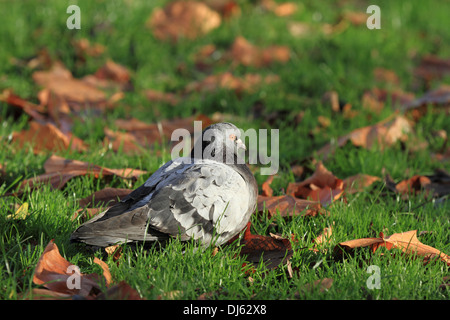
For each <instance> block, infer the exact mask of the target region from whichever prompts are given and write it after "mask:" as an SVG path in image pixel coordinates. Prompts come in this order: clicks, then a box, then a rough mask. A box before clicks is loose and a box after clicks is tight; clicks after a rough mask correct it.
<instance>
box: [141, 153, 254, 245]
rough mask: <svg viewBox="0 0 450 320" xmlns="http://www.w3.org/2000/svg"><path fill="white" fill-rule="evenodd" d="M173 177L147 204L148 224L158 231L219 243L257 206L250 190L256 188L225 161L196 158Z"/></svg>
mask: <svg viewBox="0 0 450 320" xmlns="http://www.w3.org/2000/svg"><path fill="white" fill-rule="evenodd" d="M171 178H172V177H168V179H167V180H168V183H165V184H163V185H161V188H158V189H157V190H155V193H154V195H153V197H152V199H151V201H150V202H149V203H148V204H147V205H146V206H148V208H149V225H150V226H151V228H154V229H155V230H157V231H159V232H162V233H166V234H170V235H171V236H176V235H180V236H181V239H190V238H193V239H196V240H201V241H202V242H203V244H205V245H208V244H209V243H211V242H212V241H214V242H215V244H216V245H219V244H221V243H224V242H225V241H227V240H228V239H230V238H232V237H233V236H234V235H235V234H237V233H238V232H239V231H241V230H242V229H243V228H244V227H245V225H246V224H247V222H248V220H249V218H250V215H251V213H252V212H253V210H254V206H255V204H253V203H252V199H254V198H256V197H255V195H253V194H251V192H257V190H256V191H254V190H253V189H251V188H250V186H249V182H248V181H246V180H245V179H244V178H243V176H242V175H241V174H239V173H238V172H237V171H236V170H234V169H233V168H232V167H230V166H228V165H225V164H223V163H219V162H216V161H211V160H196V162H195V163H194V164H193V165H192V166H190V167H189V168H188V169H187V170H185V171H184V172H183V173H182V174H180V175H178V176H176V177H175V176H174V177H173V180H172V179H171ZM252 187H253V186H252ZM254 202H255V203H256V201H254Z"/></svg>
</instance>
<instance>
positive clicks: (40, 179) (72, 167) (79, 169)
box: [20, 155, 147, 192]
mask: <svg viewBox="0 0 450 320" xmlns="http://www.w3.org/2000/svg"><path fill="white" fill-rule="evenodd" d="M44 169H45V173H44V174H41V175H39V176H36V177H34V178H30V179H27V180H24V181H23V182H22V183H21V186H20V190H21V191H20V192H23V189H24V187H25V186H26V185H28V186H29V187H30V188H36V187H38V186H39V185H40V184H43V183H44V184H45V183H49V184H50V185H51V187H52V188H53V189H61V188H63V187H64V186H65V185H66V183H67V182H68V181H69V180H70V179H72V178H74V177H77V176H81V175H93V176H94V177H96V178H100V177H106V176H113V175H115V176H118V177H120V178H123V179H134V180H136V179H137V178H138V177H139V176H140V175H142V174H146V173H147V172H146V171H142V170H137V169H131V168H125V169H110V168H106V167H101V166H97V165H94V164H92V163H88V162H83V161H79V160H70V159H65V158H62V157H59V156H56V155H52V156H51V157H50V158H49V159H47V161H46V162H45V163H44Z"/></svg>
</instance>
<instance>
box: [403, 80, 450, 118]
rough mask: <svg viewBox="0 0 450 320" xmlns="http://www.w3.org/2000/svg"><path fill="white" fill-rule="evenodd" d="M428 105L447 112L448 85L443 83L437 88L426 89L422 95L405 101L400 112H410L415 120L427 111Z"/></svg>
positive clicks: (449, 104) (449, 100) (449, 90)
mask: <svg viewBox="0 0 450 320" xmlns="http://www.w3.org/2000/svg"><path fill="white" fill-rule="evenodd" d="M430 105H432V106H434V107H439V108H440V109H442V110H447V112H448V111H449V110H450V108H449V106H450V85H444V84H443V85H441V86H439V87H438V88H437V89H434V90H431V91H428V92H427V93H425V94H424V95H423V96H422V97H420V98H418V99H415V100H413V101H410V102H409V103H405V104H404V105H403V107H402V112H406V113H409V114H412V115H413V117H414V119H415V120H416V121H417V120H418V119H420V118H421V117H422V116H423V115H424V114H425V113H426V112H427V111H428V106H430Z"/></svg>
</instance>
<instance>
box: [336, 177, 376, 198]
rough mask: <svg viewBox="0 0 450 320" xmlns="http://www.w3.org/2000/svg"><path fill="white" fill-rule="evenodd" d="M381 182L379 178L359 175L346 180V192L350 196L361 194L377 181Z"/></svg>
mask: <svg viewBox="0 0 450 320" xmlns="http://www.w3.org/2000/svg"><path fill="white" fill-rule="evenodd" d="M379 180H381V179H380V178H379V177H375V176H370V175H367V174H362V173H358V174H356V175H354V176H351V177H348V178H347V179H345V180H344V190H345V192H346V193H348V194H353V193H356V192H361V191H363V190H364V188H367V187H369V186H370V185H372V184H373V183H374V182H375V181H379Z"/></svg>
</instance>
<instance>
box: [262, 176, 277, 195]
mask: <svg viewBox="0 0 450 320" xmlns="http://www.w3.org/2000/svg"><path fill="white" fill-rule="evenodd" d="M273 178H275V175H271V176H269V178H267V180H266V181H264V182H263V184H262V193H261V195H262V196H263V197H271V196H273V190H272V188H271V187H270V184H271V183H272V181H273Z"/></svg>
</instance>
